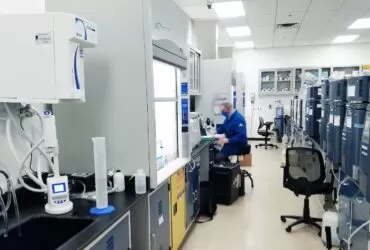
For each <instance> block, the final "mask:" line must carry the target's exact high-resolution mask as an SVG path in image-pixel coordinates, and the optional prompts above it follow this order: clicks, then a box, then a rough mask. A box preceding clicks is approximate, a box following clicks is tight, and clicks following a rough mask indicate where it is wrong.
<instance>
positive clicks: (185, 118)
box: [181, 98, 189, 125]
mask: <svg viewBox="0 0 370 250" xmlns="http://www.w3.org/2000/svg"><path fill="white" fill-rule="evenodd" d="M181 111H182V115H181V117H182V125H188V124H189V101H188V99H187V98H183V99H181Z"/></svg>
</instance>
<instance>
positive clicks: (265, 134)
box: [256, 116, 278, 149]
mask: <svg viewBox="0 0 370 250" xmlns="http://www.w3.org/2000/svg"><path fill="white" fill-rule="evenodd" d="M259 119H260V124H259V126H258V129H257V133H258V134H259V135H262V136H263V137H264V138H265V143H260V144H258V145H256V148H258V147H265V149H267V147H272V148H278V146H277V145H275V144H272V143H267V142H268V140H269V137H270V136H272V135H273V134H274V132H272V130H271V125H272V124H274V123H273V122H264V120H263V118H262V117H261V116H260V117H259ZM263 127H265V128H264V129H262V128H263Z"/></svg>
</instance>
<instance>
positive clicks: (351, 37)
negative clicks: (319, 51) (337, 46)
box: [333, 35, 359, 43]
mask: <svg viewBox="0 0 370 250" xmlns="http://www.w3.org/2000/svg"><path fill="white" fill-rule="evenodd" d="M358 37H359V35H346V36H337V37H336V38H335V39H334V40H333V43H350V42H352V41H354V40H356V39H357V38H358Z"/></svg>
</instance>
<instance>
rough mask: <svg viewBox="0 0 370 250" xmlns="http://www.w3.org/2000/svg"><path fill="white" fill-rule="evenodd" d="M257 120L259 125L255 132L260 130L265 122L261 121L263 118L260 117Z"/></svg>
mask: <svg viewBox="0 0 370 250" xmlns="http://www.w3.org/2000/svg"><path fill="white" fill-rule="evenodd" d="M259 120H260V124H259V125H258V129H257V131H258V130H260V129H261V128H262V127H263V125H264V124H265V121H264V120H263V118H262V117H261V116H260V117H259Z"/></svg>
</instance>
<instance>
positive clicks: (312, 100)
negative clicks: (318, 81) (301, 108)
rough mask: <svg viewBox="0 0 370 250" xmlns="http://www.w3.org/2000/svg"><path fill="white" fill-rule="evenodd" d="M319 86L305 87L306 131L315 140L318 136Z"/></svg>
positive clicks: (319, 113)
mask: <svg viewBox="0 0 370 250" xmlns="http://www.w3.org/2000/svg"><path fill="white" fill-rule="evenodd" d="M320 118H321V86H311V87H308V88H307V99H306V132H307V134H308V135H309V136H310V137H311V138H312V139H315V140H318V139H319V137H320Z"/></svg>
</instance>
